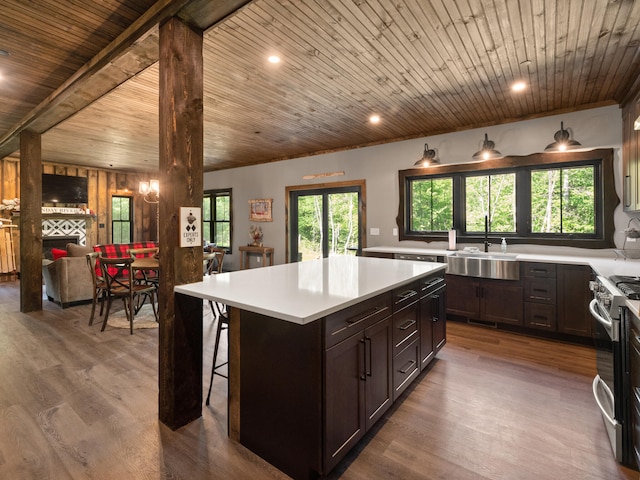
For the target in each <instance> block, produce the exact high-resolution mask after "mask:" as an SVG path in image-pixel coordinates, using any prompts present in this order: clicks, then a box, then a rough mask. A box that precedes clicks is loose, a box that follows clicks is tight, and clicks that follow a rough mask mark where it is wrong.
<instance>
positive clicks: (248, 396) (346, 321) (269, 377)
mask: <svg viewBox="0 0 640 480" xmlns="http://www.w3.org/2000/svg"><path fill="white" fill-rule="evenodd" d="M436 276H437V277H439V278H440V283H443V281H442V278H443V272H442V270H440V271H438V272H434V273H433V274H432V275H431V276H430V277H428V278H431V277H436ZM420 288H421V283H420V282H418V281H414V282H411V283H409V284H407V285H405V286H401V287H398V288H396V289H393V290H389V291H387V292H385V293H382V294H380V295H377V296H375V297H373V298H370V299H367V300H364V301H361V302H360V303H357V304H355V305H352V306H349V307H346V308H344V309H342V310H340V311H338V312H335V313H332V314H329V315H327V316H326V317H324V318H322V319H319V320H316V321H313V322H309V323H306V324H302V325H300V324H295V323H291V322H286V321H283V320H279V319H276V318H272V317H269V316H266V315H261V314H258V313H254V312H249V311H245V310H241V311H240V322H239V327H238V328H239V331H240V333H239V339H240V342H239V343H240V345H239V348H240V350H241V352H242V362H240V366H239V368H240V376H239V381H240V390H241V392H242V397H241V402H240V413H239V415H240V442H241V443H242V444H243V445H244V446H246V447H247V448H249V449H250V450H251V451H253V452H255V453H256V454H258V455H260V456H261V457H262V458H264V459H265V460H267V461H268V462H270V463H271V464H273V465H275V466H277V467H278V468H279V469H281V470H282V471H283V472H285V473H287V474H288V475H290V476H291V477H293V478H317V477H319V476H322V475H326V474H327V473H329V472H330V471H331V470H332V469H333V468H334V467H335V466H336V465H337V463H338V462H339V461H340V460H342V459H343V458H344V456H345V455H346V454H347V452H349V450H351V448H352V447H353V446H355V445H356V443H358V441H359V440H360V439H362V437H363V436H364V435H365V433H366V432H367V431H369V430H370V429H371V428H372V427H373V425H374V424H375V423H376V422H377V421H378V420H379V419H380V418H381V417H382V416H383V415H384V414H385V413H386V412H387V411H388V409H389V408H390V407H391V405H392V404H393V402H394V400H395V398H396V397H397V396H398V395H400V394H401V393H402V392H403V391H404V390H405V389H406V388H407V387H408V385H410V383H411V382H412V381H413V380H414V379H415V378H416V377H417V376H418V374H419V372H420V349H421V346H422V344H421V342H420V333H421V332H422V331H424V332H425V333H426V332H428V334H429V335H430V337H429V338H430V344H431V345H435V346H436V348H439V347H440V346H441V345H443V344H444V342H445V339H444V335H445V329H444V315H440V314H439V313H437V312H436V310H437V308H438V307H436V304H435V303H434V304H433V309H434V311H433V313H432V314H430V316H431V317H436V318H437V319H438V321H437V322H434V321H433V318H432V319H431V320H430V323H429V327H430V329H425V328H423V326H422V324H421V322H422V319H423V318H424V316H421V310H420V309H421V306H422V302H421V295H420V291H421V290H420ZM440 318H442V323H441V322H440ZM434 325H435V327H434Z"/></svg>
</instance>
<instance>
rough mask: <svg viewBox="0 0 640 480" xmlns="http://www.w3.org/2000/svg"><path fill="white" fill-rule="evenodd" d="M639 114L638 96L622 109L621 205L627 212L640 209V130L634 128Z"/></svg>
mask: <svg viewBox="0 0 640 480" xmlns="http://www.w3.org/2000/svg"><path fill="white" fill-rule="evenodd" d="M639 116H640V96H636V97H635V98H634V99H633V100H632V101H630V102H628V103H627V104H626V106H625V107H624V108H623V110H622V176H623V182H622V193H623V199H622V207H623V208H624V210H625V211H627V212H636V211H638V210H640V131H638V130H636V129H635V128H634V124H635V121H636V119H637V118H638V117H639Z"/></svg>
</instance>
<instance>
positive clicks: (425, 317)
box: [420, 277, 447, 369]
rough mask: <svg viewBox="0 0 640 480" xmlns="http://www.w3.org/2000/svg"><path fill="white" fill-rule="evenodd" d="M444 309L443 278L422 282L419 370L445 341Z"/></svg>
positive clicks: (445, 292) (445, 302)
mask: <svg viewBox="0 0 640 480" xmlns="http://www.w3.org/2000/svg"><path fill="white" fill-rule="evenodd" d="M446 309H447V287H446V285H445V282H444V278H443V277H437V278H434V279H428V280H424V281H423V282H422V283H421V296H420V369H423V368H425V367H426V366H427V365H428V364H429V363H430V362H431V360H433V359H434V358H435V356H436V354H437V353H438V352H439V351H440V349H441V348H442V347H443V346H444V344H445V343H446V341H447V340H446V339H447V327H446V320H447V319H446Z"/></svg>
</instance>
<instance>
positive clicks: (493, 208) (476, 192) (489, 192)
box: [465, 173, 516, 233]
mask: <svg viewBox="0 0 640 480" xmlns="http://www.w3.org/2000/svg"><path fill="white" fill-rule="evenodd" d="M465 205H466V208H465V214H466V215H465V218H466V225H465V230H466V231H467V232H484V228H485V221H484V217H485V215H486V216H487V217H488V231H489V232H500V233H514V232H515V231H516V174H515V173H504V174H497V175H478V176H470V177H466V178H465Z"/></svg>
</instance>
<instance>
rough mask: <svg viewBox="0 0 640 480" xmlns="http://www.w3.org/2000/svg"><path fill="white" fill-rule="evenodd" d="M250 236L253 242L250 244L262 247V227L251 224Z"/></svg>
mask: <svg viewBox="0 0 640 480" xmlns="http://www.w3.org/2000/svg"><path fill="white" fill-rule="evenodd" d="M249 236H250V237H251V240H252V243H251V245H250V246H252V247H261V246H262V242H261V241H260V240H262V227H259V226H257V225H251V226H250V227H249Z"/></svg>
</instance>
